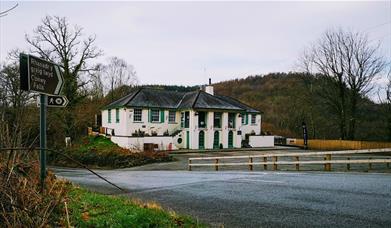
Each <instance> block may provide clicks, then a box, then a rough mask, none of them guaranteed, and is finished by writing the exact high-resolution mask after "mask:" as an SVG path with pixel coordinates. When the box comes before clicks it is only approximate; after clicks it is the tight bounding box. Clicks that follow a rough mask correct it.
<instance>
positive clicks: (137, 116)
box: [133, 108, 143, 122]
mask: <svg viewBox="0 0 391 228" xmlns="http://www.w3.org/2000/svg"><path fill="white" fill-rule="evenodd" d="M138 112H139V113H138ZM141 121H143V109H141V108H135V109H133V122H141Z"/></svg>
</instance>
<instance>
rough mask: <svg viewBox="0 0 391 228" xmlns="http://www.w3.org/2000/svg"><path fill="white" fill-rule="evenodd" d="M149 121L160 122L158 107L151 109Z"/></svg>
mask: <svg viewBox="0 0 391 228" xmlns="http://www.w3.org/2000/svg"><path fill="white" fill-rule="evenodd" d="M151 122H152V123H159V122H160V110H159V109H151Z"/></svg>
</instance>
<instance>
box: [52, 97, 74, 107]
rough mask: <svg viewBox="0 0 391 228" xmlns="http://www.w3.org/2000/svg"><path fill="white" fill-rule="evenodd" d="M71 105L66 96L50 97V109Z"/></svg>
mask: <svg viewBox="0 0 391 228" xmlns="http://www.w3.org/2000/svg"><path fill="white" fill-rule="evenodd" d="M68 103H69V101H68V99H67V97H66V96H48V103H47V106H48V107H60V108H62V107H66V106H67V104H68Z"/></svg>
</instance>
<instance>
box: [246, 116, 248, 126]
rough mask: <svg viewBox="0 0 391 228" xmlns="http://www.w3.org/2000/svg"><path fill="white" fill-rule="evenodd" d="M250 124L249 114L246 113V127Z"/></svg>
mask: <svg viewBox="0 0 391 228" xmlns="http://www.w3.org/2000/svg"><path fill="white" fill-rule="evenodd" d="M247 124H248V114H247V113H246V125H247Z"/></svg>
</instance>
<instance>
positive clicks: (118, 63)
mask: <svg viewBox="0 0 391 228" xmlns="http://www.w3.org/2000/svg"><path fill="white" fill-rule="evenodd" d="M102 77H103V81H104V82H105V83H106V86H105V87H106V88H105V89H106V94H107V92H109V91H110V92H111V101H113V100H114V93H113V91H114V89H116V88H119V87H121V86H124V85H127V86H130V87H131V86H134V85H136V84H137V82H138V79H137V76H136V71H135V70H134V67H133V66H132V65H130V64H128V63H127V62H126V61H125V60H123V59H120V58H118V57H111V58H109V61H108V64H106V65H103V66H102Z"/></svg>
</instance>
